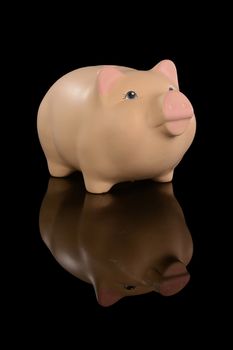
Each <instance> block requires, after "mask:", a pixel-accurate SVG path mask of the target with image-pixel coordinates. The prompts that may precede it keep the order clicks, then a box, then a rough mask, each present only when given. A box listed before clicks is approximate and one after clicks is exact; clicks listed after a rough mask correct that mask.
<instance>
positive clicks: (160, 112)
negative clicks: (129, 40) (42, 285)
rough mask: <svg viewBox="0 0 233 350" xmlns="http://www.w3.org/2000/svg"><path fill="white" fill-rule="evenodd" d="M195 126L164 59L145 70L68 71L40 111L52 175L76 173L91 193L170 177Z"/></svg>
mask: <svg viewBox="0 0 233 350" xmlns="http://www.w3.org/2000/svg"><path fill="white" fill-rule="evenodd" d="M195 129H196V122H195V116H194V112H193V107H192V105H191V103H190V101H189V100H188V99H187V97H185V95H183V94H182V93H181V92H180V91H179V88H178V79H177V72H176V67H175V65H174V63H173V62H172V61H169V60H164V61H161V62H160V63H158V64H157V65H156V66H155V67H154V68H152V69H151V70H148V71H139V70H135V69H131V68H126V67H118V66H93V67H86V68H80V69H77V70H74V71H72V72H70V73H68V74H66V75H65V76H63V77H62V78H61V79H59V80H58V81H57V82H56V83H55V84H54V85H53V86H52V87H51V88H50V90H49V91H48V92H47V94H46V95H45V97H44V99H43V101H42V102H41V105H40V107H39V111H38V133H39V139H40V142H41V145H42V148H43V150H44V153H45V155H46V158H47V162H48V167H49V171H50V173H51V175H52V176H55V177H63V176H67V175H69V174H70V173H72V172H74V171H76V170H81V171H82V173H83V177H84V181H85V186H86V189H87V191H89V192H92V193H103V192H107V191H108V190H109V189H110V188H111V187H112V186H113V185H114V184H116V183H118V182H123V181H134V180H139V179H153V180H154V181H158V182H169V181H171V180H172V177H173V171H174V168H175V166H176V165H177V164H178V163H179V162H180V160H181V159H182V157H183V155H184V153H185V152H186V151H187V149H188V148H189V146H190V144H191V143H192V140H193V138H194V134H195Z"/></svg>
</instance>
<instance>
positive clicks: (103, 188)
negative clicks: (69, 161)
mask: <svg viewBox="0 0 233 350" xmlns="http://www.w3.org/2000/svg"><path fill="white" fill-rule="evenodd" d="M83 177H84V182H85V186H86V190H87V191H88V192H90V193H105V192H108V191H109V190H110V188H111V187H112V186H113V185H114V184H113V183H110V182H107V181H101V180H96V179H95V178H91V177H89V176H87V175H85V174H83Z"/></svg>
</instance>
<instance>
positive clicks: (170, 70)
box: [152, 60, 179, 87]
mask: <svg viewBox="0 0 233 350" xmlns="http://www.w3.org/2000/svg"><path fill="white" fill-rule="evenodd" d="M152 70H155V71H159V72H161V73H163V74H164V75H165V76H166V77H167V78H168V79H170V80H171V81H172V82H173V83H174V84H176V86H177V87H178V86H179V83H178V77H177V70H176V66H175V64H174V63H173V62H172V61H170V60H163V61H161V62H159V63H158V64H156V66H154V68H152Z"/></svg>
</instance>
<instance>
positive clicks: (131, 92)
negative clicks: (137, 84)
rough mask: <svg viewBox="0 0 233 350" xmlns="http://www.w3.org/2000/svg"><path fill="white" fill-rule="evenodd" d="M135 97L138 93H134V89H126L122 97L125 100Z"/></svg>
mask: <svg viewBox="0 0 233 350" xmlns="http://www.w3.org/2000/svg"><path fill="white" fill-rule="evenodd" d="M137 97H138V95H137V94H136V92H135V91H128V92H127V93H126V94H125V96H124V98H125V99H127V100H133V99H134V98H137Z"/></svg>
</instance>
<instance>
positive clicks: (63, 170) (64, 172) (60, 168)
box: [48, 159, 74, 177]
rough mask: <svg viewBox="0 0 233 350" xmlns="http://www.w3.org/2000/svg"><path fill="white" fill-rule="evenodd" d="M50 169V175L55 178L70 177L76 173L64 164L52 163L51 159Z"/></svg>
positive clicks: (49, 162)
mask: <svg viewBox="0 0 233 350" xmlns="http://www.w3.org/2000/svg"><path fill="white" fill-rule="evenodd" d="M48 168H49V172H50V174H51V175H52V176H54V177H63V176H68V175H70V174H71V173H73V172H74V169H71V168H70V167H67V166H65V165H63V164H60V163H57V162H53V161H50V160H49V159H48Z"/></svg>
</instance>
